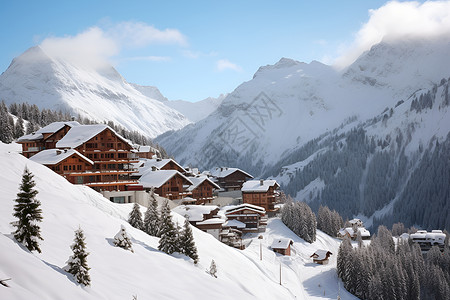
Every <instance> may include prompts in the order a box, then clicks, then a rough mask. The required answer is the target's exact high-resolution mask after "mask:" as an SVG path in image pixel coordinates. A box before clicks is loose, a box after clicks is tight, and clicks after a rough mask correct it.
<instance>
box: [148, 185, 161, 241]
mask: <svg viewBox="0 0 450 300" xmlns="http://www.w3.org/2000/svg"><path fill="white" fill-rule="evenodd" d="M159 223H160V221H159V214H158V202H157V201H156V197H155V194H154V192H153V191H152V192H151V194H150V204H149V206H148V208H147V211H146V212H145V216H144V231H145V232H146V233H147V234H149V235H151V236H158V233H159Z"/></svg>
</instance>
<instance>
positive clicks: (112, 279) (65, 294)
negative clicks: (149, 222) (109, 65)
mask: <svg viewBox="0 0 450 300" xmlns="http://www.w3.org/2000/svg"><path fill="white" fill-rule="evenodd" d="M17 152H18V146H17V145H15V144H12V145H5V144H0V157H1V158H2V159H1V160H0V166H1V168H2V170H4V172H2V174H0V180H1V181H0V182H1V189H2V195H1V196H0V202H1V204H2V205H1V206H0V220H1V221H0V248H1V249H2V255H1V256H0V278H12V280H10V281H8V284H9V285H10V288H3V287H2V289H1V295H2V298H3V297H4V298H5V299H31V298H32V299H62V298H67V299H69V298H70V299H131V298H132V296H133V295H137V296H138V299H155V298H157V299H180V298H183V299H208V298H214V299H294V298H296V297H297V298H298V297H301V298H307V299H316V298H321V299H324V298H325V299H327V298H328V299H335V298H336V297H337V293H339V291H340V294H341V299H354V297H353V296H351V295H350V294H348V293H347V292H345V291H344V290H343V289H342V288H339V284H338V281H337V278H336V273H335V266H336V257H335V256H333V257H332V260H331V263H330V264H329V265H328V266H318V265H313V264H312V263H311V261H310V260H309V255H311V253H312V252H314V251H315V250H316V249H317V248H327V249H330V250H331V251H332V252H333V253H337V248H338V245H339V242H338V241H336V240H334V239H332V238H330V237H329V236H327V235H325V234H323V233H321V232H318V237H317V242H315V243H314V244H312V245H310V244H308V243H306V242H304V241H303V240H302V239H300V238H298V237H296V236H295V235H293V233H292V232H291V231H290V230H288V229H287V228H286V227H285V226H284V225H283V224H281V222H280V221H279V220H278V219H273V220H271V222H270V223H269V225H268V230H267V232H266V233H264V239H263V261H262V262H260V261H259V241H260V240H258V239H257V238H255V239H254V240H251V239H250V240H247V241H246V242H249V243H250V245H249V246H248V247H247V249H246V250H244V251H240V250H236V249H233V248H230V247H228V246H226V245H224V244H222V243H220V242H218V241H217V240H215V239H214V238H213V237H212V236H211V235H209V234H206V233H203V232H201V231H199V230H197V229H195V228H193V232H194V238H195V242H196V245H197V248H198V252H199V257H200V262H199V264H198V266H195V265H193V263H192V261H190V260H189V259H187V258H186V257H184V256H179V255H167V254H164V253H162V252H160V251H158V250H157V245H158V238H155V237H150V236H148V235H146V234H145V233H143V232H141V231H139V230H136V229H135V228H132V227H131V226H129V225H128V224H127V222H126V221H125V219H126V218H127V215H128V213H129V211H130V210H131V205H130V204H114V203H112V202H110V201H108V200H106V199H105V198H103V197H101V196H100V194H98V193H96V192H94V191H93V190H91V189H90V188H87V187H83V186H74V185H71V184H69V183H68V182H67V181H66V180H65V179H64V178H62V177H60V176H59V175H56V174H55V173H53V172H52V171H51V170H50V169H48V168H46V167H44V166H42V165H39V164H36V163H33V162H32V161H29V160H27V159H25V158H24V157H23V156H21V155H20V154H18V153H17ZM25 165H27V166H28V168H29V169H30V170H31V172H32V173H33V174H35V181H36V184H37V185H36V188H37V190H38V191H39V194H38V197H37V198H38V199H39V200H40V201H41V203H42V205H41V207H42V211H43V217H44V219H43V222H42V223H41V224H40V225H41V229H42V236H43V238H44V241H43V242H42V243H41V250H42V253H41V254H39V253H29V252H28V251H27V250H26V249H24V248H23V247H21V246H20V245H18V244H17V243H16V242H15V241H14V240H13V238H12V236H11V234H10V233H11V232H12V231H13V229H12V227H11V225H10V224H9V223H10V222H11V221H13V220H14V218H13V216H12V211H13V205H14V201H13V199H15V197H16V193H17V191H18V185H19V182H20V179H21V175H22V172H23V169H24V167H25ZM141 211H142V212H143V211H144V208H142V209H141ZM174 218H175V219H176V220H178V223H179V224H180V223H182V222H183V218H182V217H181V216H179V215H176V214H175V215H174ZM121 224H124V225H125V227H126V229H127V232H128V233H129V234H130V235H131V236H132V238H133V248H134V253H131V252H129V251H125V250H123V249H121V248H117V247H114V246H113V245H112V238H113V237H114V235H115V234H116V233H117V232H118V231H119V229H120V225H121ZM79 226H80V227H81V228H82V229H83V230H84V232H85V236H86V243H87V249H88V251H89V252H90V255H89V256H88V265H89V267H90V268H91V270H90V275H91V282H92V285H91V286H90V287H80V286H79V285H77V284H76V283H74V282H73V280H72V279H71V277H69V276H68V275H67V274H66V273H65V272H63V271H62V270H61V268H62V267H63V266H64V265H65V262H66V260H67V259H68V257H69V256H70V255H71V250H70V248H69V246H70V245H71V244H72V239H73V235H74V230H75V229H77V228H78V227H79ZM277 237H290V238H292V239H293V240H294V242H295V243H294V251H295V255H293V256H292V257H290V258H288V257H281V256H278V255H275V254H274V253H273V252H272V251H271V250H270V249H269V248H268V246H269V245H270V244H271V242H272V240H273V239H274V238H277ZM212 259H214V260H215V261H216V264H217V266H218V278H213V277H211V276H210V275H208V274H206V272H205V270H206V269H208V268H209V265H210V262H211V260H212ZM280 263H281V266H282V285H281V286H280V284H279V268H280Z"/></svg>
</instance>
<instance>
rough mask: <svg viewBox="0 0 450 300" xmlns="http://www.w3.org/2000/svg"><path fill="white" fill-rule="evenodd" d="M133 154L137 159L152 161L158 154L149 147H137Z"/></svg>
mask: <svg viewBox="0 0 450 300" xmlns="http://www.w3.org/2000/svg"><path fill="white" fill-rule="evenodd" d="M135 153H136V155H137V156H138V157H139V158H147V159H152V158H153V156H154V155H158V154H159V151H158V150H157V149H155V148H153V147H151V146H138V147H137V149H136V150H135Z"/></svg>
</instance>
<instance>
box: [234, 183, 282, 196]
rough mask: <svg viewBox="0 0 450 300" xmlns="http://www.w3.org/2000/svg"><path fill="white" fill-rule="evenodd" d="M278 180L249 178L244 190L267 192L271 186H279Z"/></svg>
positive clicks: (243, 187)
mask: <svg viewBox="0 0 450 300" xmlns="http://www.w3.org/2000/svg"><path fill="white" fill-rule="evenodd" d="M279 186H280V185H279V184H278V183H277V181H276V180H249V181H246V182H244V185H243V186H242V189H241V191H242V192H250V193H251V192H267V191H268V190H269V188H270V187H275V188H277V187H279Z"/></svg>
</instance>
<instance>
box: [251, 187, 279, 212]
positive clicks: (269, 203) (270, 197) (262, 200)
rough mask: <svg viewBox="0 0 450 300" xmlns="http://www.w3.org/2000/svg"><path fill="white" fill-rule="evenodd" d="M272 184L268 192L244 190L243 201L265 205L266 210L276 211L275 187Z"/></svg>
mask: <svg viewBox="0 0 450 300" xmlns="http://www.w3.org/2000/svg"><path fill="white" fill-rule="evenodd" d="M277 187H278V185H276V186H271V187H269V189H268V190H267V192H245V191H242V202H244V203H249V204H253V205H257V206H261V207H264V209H265V210H266V211H268V212H269V211H275V203H276V195H275V189H276V188H277Z"/></svg>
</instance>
